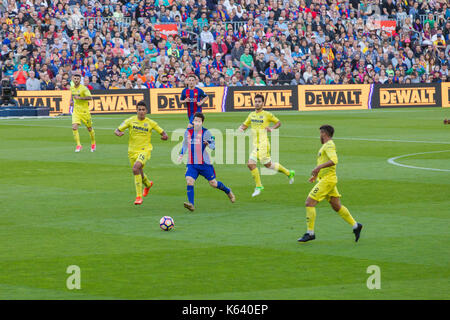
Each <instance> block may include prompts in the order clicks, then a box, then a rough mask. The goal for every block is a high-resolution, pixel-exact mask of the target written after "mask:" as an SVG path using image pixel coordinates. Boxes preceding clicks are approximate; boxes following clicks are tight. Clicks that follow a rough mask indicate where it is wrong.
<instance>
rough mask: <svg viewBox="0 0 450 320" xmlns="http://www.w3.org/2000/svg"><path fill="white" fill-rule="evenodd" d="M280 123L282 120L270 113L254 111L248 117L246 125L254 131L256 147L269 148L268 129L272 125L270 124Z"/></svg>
mask: <svg viewBox="0 0 450 320" xmlns="http://www.w3.org/2000/svg"><path fill="white" fill-rule="evenodd" d="M279 121H280V120H278V118H277V117H275V116H274V115H273V114H272V113H271V112H269V111H265V110H263V111H260V112H256V111H253V112H251V113H250V114H249V115H248V117H247V119H246V120H245V122H244V125H246V126H247V127H250V128H251V129H252V136H253V144H254V145H267V146H269V139H268V137H267V130H266V128H267V127H268V126H269V125H270V123H277V122H279Z"/></svg>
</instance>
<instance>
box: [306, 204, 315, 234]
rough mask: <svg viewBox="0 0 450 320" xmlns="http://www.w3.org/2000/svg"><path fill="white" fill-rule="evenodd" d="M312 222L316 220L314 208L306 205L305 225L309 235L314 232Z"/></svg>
mask: <svg viewBox="0 0 450 320" xmlns="http://www.w3.org/2000/svg"><path fill="white" fill-rule="evenodd" d="M314 222H316V208H315V207H306V227H307V230H308V233H309V234H310V235H313V234H314Z"/></svg>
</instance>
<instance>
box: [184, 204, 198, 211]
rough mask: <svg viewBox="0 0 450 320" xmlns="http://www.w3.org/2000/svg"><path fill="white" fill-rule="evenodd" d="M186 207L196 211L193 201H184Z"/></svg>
mask: <svg viewBox="0 0 450 320" xmlns="http://www.w3.org/2000/svg"><path fill="white" fill-rule="evenodd" d="M184 207H185V208H186V209H188V210H189V211H194V210H195V208H194V205H193V204H192V203H190V202H185V203H184Z"/></svg>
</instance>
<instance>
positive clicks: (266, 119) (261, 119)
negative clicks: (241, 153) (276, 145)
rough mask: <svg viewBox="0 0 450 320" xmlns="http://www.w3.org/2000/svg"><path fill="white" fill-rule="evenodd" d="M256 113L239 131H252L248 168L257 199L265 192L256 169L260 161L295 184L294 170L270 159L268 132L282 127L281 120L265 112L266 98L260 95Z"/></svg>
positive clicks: (250, 115)
mask: <svg viewBox="0 0 450 320" xmlns="http://www.w3.org/2000/svg"><path fill="white" fill-rule="evenodd" d="M254 104H255V111H254V112H251V113H250V114H249V115H248V117H247V119H246V120H245V122H244V123H243V124H242V125H241V126H240V127H239V130H242V131H245V130H247V128H248V127H251V129H252V136H253V138H252V139H253V140H252V141H253V147H252V151H251V153H250V158H249V160H248V163H247V166H248V168H249V169H250V172H251V173H252V176H253V179H254V180H255V184H256V187H255V191H254V192H253V194H252V197H256V196H257V195H259V194H260V193H261V191H262V190H264V187H263V185H262V184H261V177H260V175H259V170H258V168H257V167H256V163H257V161H258V160H259V161H260V162H261V163H262V164H263V165H264V166H265V167H266V168H269V169H272V170H275V171H278V172H282V173H284V174H285V175H286V176H287V177H288V178H289V183H290V184H292V183H293V182H294V175H295V171H294V170H288V169H286V168H285V167H283V166H282V165H281V164H279V163H272V160H271V158H270V143H269V138H268V136H267V133H268V132H272V130H275V129H277V128H279V127H280V126H281V122H280V120H278V118H277V117H275V116H274V115H273V114H272V113H271V112H268V111H265V110H263V106H264V97H263V96H262V95H260V94H257V95H255V98H254ZM271 123H275V125H274V126H273V127H270V124H271Z"/></svg>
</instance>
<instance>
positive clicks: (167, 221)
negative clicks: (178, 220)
mask: <svg viewBox="0 0 450 320" xmlns="http://www.w3.org/2000/svg"><path fill="white" fill-rule="evenodd" d="M174 226H175V223H174V222H173V219H172V217H169V216H164V217H162V218H161V220H159V227H160V228H161V229H162V230H164V231H169V230H172V229H173V227H174Z"/></svg>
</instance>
